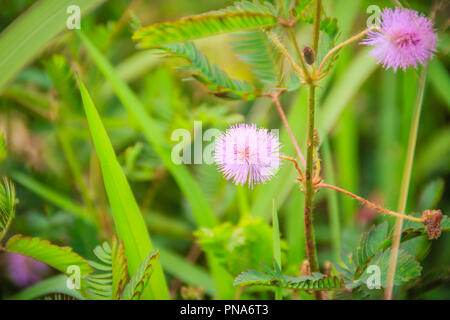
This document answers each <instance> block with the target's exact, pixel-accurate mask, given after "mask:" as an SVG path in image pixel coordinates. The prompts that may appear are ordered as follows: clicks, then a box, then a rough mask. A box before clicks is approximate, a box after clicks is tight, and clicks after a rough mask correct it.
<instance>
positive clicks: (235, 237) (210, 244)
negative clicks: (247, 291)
mask: <svg viewBox="0 0 450 320" xmlns="http://www.w3.org/2000/svg"><path fill="white" fill-rule="evenodd" d="M194 235H195V236H196V237H197V239H198V244H199V245H200V246H201V247H202V249H203V250H204V251H205V252H207V253H210V254H211V255H213V256H214V257H215V258H216V259H217V260H218V261H219V262H220V263H221V264H222V265H224V266H225V267H226V268H227V269H228V270H229V272H230V273H231V274H233V275H237V274H239V273H240V272H242V270H246V269H250V268H256V267H258V264H259V263H260V262H264V263H270V262H271V260H272V257H273V239H272V237H273V234H272V228H271V227H270V225H269V224H268V223H266V222H265V221H264V220H263V219H261V218H253V217H246V218H243V219H241V221H240V222H239V223H238V224H237V225H232V224H231V223H230V222H225V223H223V224H221V225H219V226H216V227H214V228H209V229H208V228H201V229H199V230H197V231H195V232H194Z"/></svg>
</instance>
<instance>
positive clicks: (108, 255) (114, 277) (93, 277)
mask: <svg viewBox="0 0 450 320" xmlns="http://www.w3.org/2000/svg"><path fill="white" fill-rule="evenodd" d="M94 254H95V255H96V257H97V258H98V259H99V260H100V262H95V261H89V264H90V265H91V266H92V267H93V268H94V269H96V270H97V271H96V272H95V273H93V274H90V275H89V276H88V277H87V279H86V281H85V282H84V283H83V284H84V286H85V287H84V288H83V292H84V293H85V295H86V296H87V297H88V298H90V299H95V300H119V299H120V294H121V292H122V289H123V288H124V286H125V283H126V281H127V278H128V271H127V261H126V257H125V248H124V245H123V241H119V240H118V239H117V237H114V239H113V243H112V248H111V247H110V246H109V244H108V243H107V242H104V243H103V245H102V246H97V247H96V248H95V249H94Z"/></svg>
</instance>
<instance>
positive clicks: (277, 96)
mask: <svg viewBox="0 0 450 320" xmlns="http://www.w3.org/2000/svg"><path fill="white" fill-rule="evenodd" d="M280 94H281V93H280V92H275V93H273V94H272V95H270V97H271V98H272V100H273V102H274V103H275V105H276V107H277V110H278V113H279V114H280V118H281V121H282V122H283V125H284V127H285V128H286V130H287V132H288V133H289V137H290V138H291V141H292V143H293V144H294V147H295V151H296V152H297V155H298V157H299V159H300V161H301V163H302V165H303V167H306V161H305V157H304V156H303V153H302V151H301V150H300V147H299V146H298V142H297V139H295V136H294V133H293V132H292V129H291V126H290V125H289V122H288V121H287V118H286V114H285V113H284V111H283V108H282V107H281V104H280Z"/></svg>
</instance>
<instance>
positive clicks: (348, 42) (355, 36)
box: [317, 27, 377, 76]
mask: <svg viewBox="0 0 450 320" xmlns="http://www.w3.org/2000/svg"><path fill="white" fill-rule="evenodd" d="M374 30H377V28H376V27H373V28H368V29H365V30H363V31H361V32H360V33H358V34H356V35H354V36H353V37H351V38H349V39H347V40H345V41H344V42H341V43H340V44H338V45H337V46H335V47H334V48H333V49H331V50H330V51H328V53H327V54H326V55H325V57H324V58H323V60H322V62H321V63H320V66H319V68H318V69H317V75H319V76H320V73H321V71H322V69H323V67H324V66H325V63H326V62H327V60H328V59H329V58H330V57H331V56H332V55H333V54H334V53H335V52H337V51H339V50H340V49H342V48H343V47H345V46H346V45H349V44H350V43H352V42H355V41H357V40H358V39H361V38H362V37H364V36H365V35H366V34H367V33H368V32H370V31H374Z"/></svg>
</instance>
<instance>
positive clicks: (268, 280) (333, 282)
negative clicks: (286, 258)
mask: <svg viewBox="0 0 450 320" xmlns="http://www.w3.org/2000/svg"><path fill="white" fill-rule="evenodd" d="M267 268H268V267H266V268H265V269H266V271H267V273H263V272H259V271H256V270H249V271H245V272H243V273H241V274H240V275H239V276H237V277H236V279H235V280H234V285H235V286H269V287H278V288H289V289H297V290H308V291H310V290H314V291H322V290H326V291H328V290H339V289H342V288H344V279H342V278H340V277H336V276H326V275H324V274H321V273H317V272H315V273H313V274H312V275H310V276H300V277H288V276H283V275H282V274H281V272H280V271H279V270H277V271H273V270H267Z"/></svg>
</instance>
